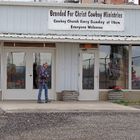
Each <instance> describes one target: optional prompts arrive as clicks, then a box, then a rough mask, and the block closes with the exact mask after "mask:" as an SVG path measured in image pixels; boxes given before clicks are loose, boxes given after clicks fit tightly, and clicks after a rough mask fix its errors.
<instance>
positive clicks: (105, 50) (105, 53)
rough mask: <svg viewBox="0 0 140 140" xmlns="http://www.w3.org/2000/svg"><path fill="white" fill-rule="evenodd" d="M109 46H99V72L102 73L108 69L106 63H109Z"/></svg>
mask: <svg viewBox="0 0 140 140" xmlns="http://www.w3.org/2000/svg"><path fill="white" fill-rule="evenodd" d="M109 57H110V46H109V45H101V46H100V72H104V71H105V70H106V69H107V68H108V63H109V62H110V58H109Z"/></svg>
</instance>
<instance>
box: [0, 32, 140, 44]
mask: <svg viewBox="0 0 140 140" xmlns="http://www.w3.org/2000/svg"><path fill="white" fill-rule="evenodd" d="M0 41H1V42H8V41H9V42H11V41H12V42H43V43H45V42H53V43H54V42H72V43H97V44H140V37H138V36H118V35H113V36H112V35H108V36H107V35H65V34H61V35H58V34H45V35H44V34H14V33H1V34H0Z"/></svg>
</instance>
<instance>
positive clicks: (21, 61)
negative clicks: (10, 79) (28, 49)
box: [13, 52, 25, 66]
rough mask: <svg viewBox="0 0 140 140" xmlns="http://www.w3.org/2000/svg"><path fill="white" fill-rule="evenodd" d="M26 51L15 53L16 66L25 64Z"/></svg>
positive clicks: (14, 61)
mask: <svg viewBox="0 0 140 140" xmlns="http://www.w3.org/2000/svg"><path fill="white" fill-rule="evenodd" d="M24 59H25V53H22V52H18V53H13V64H15V65H16V66H24V65H25V64H24Z"/></svg>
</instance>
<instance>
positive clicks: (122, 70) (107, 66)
mask: <svg viewBox="0 0 140 140" xmlns="http://www.w3.org/2000/svg"><path fill="white" fill-rule="evenodd" d="M128 60H129V59H128V46H123V45H101V46H100V68H99V70H100V78H99V87H100V89H112V88H114V86H121V87H122V88H124V89H127V88H128Z"/></svg>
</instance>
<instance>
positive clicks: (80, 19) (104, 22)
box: [48, 9, 124, 31]
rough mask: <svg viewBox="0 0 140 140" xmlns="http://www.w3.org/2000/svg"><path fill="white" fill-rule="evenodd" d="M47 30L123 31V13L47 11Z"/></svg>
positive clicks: (68, 10)
mask: <svg viewBox="0 0 140 140" xmlns="http://www.w3.org/2000/svg"><path fill="white" fill-rule="evenodd" d="M48 29H50V30H100V31H123V30H124V12H123V11H119V10H109V11H108V10H71V9H49V11H48Z"/></svg>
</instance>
